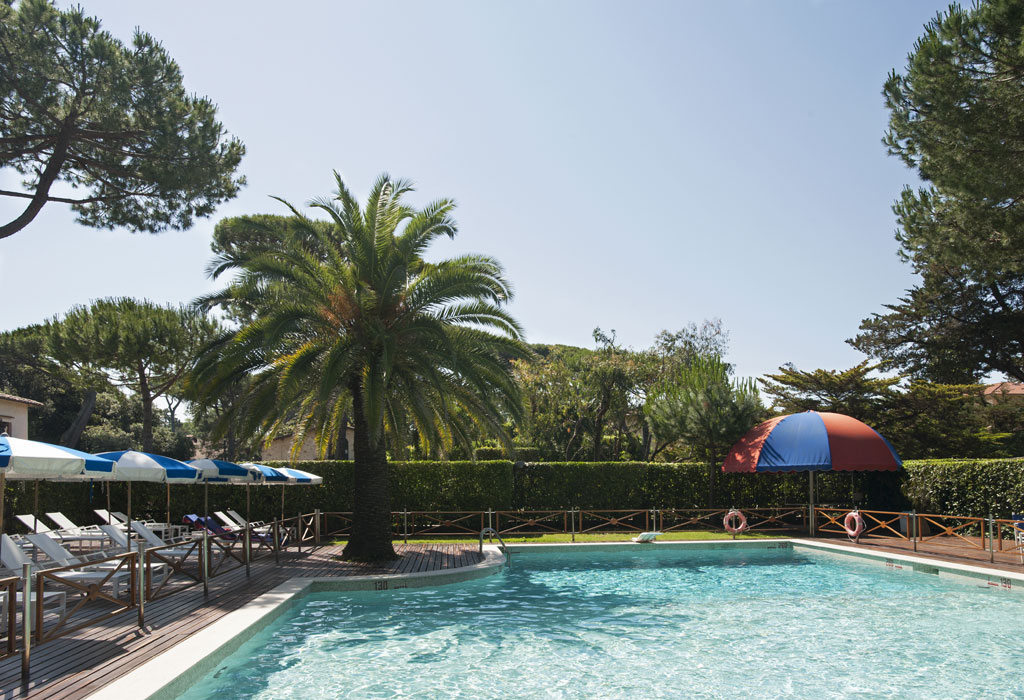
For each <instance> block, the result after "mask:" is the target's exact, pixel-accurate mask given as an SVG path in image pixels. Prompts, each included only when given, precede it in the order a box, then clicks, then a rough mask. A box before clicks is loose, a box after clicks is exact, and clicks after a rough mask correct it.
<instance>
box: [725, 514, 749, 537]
mask: <svg viewBox="0 0 1024 700" xmlns="http://www.w3.org/2000/svg"><path fill="white" fill-rule="evenodd" d="M722 525H723V526H725V531H726V532H728V533H729V534H730V535H738V534H740V533H741V532H743V531H744V530H746V529H747V516H745V515H744V514H743V513H741V512H739V511H738V510H736V509H735V508H733V509H732V510H730V511H729V512H728V513H726V514H725V517H724V518H723V519H722Z"/></svg>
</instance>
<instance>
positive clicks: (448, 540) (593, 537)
mask: <svg viewBox="0 0 1024 700" xmlns="http://www.w3.org/2000/svg"><path fill="white" fill-rule="evenodd" d="M638 534H640V533H636V532H595V533H588V534H585V535H580V534H577V535H576V539H575V541H576V542H629V541H630V539H631V538H633V537H636V535H638ZM778 537H792V535H791V534H786V533H781V534H776V533H764V532H752V533H750V534H748V535H737V536H736V539H738V540H761V539H772V538H778ZM502 539H503V540H505V544H548V543H555V542H572V541H573V537H572V535H570V534H567V533H560V532H557V533H549V534H545V535H526V536H523V535H518V536H517V535H507V536H504V535H503V536H502ZM731 539H732V535H729V534H727V533H724V532H720V531H719V532H715V531H713V530H687V531H685V532H666V533H665V534H663V535H658V541H659V542H667V541H693V540H731ZM346 541H347V540H334V541H333V542H332V543H331V544H335V545H343V544H345V543H346ZM402 541H404V540H401V539H396V540H395V542H402ZM479 541H480V538H479V537H474V536H473V535H466V536H465V537H410V538H409V540H408V542H409V544H458V543H464V542H470V543H475V542H479ZM497 541H498V540H497V539H495V540H494V542H495V543H496V542H497Z"/></svg>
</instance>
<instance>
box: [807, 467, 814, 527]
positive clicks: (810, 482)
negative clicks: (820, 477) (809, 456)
mask: <svg viewBox="0 0 1024 700" xmlns="http://www.w3.org/2000/svg"><path fill="white" fill-rule="evenodd" d="M807 484H808V493H809V495H810V501H809V505H808V507H807V512H808V513H809V514H810V516H811V519H810V520H809V521H808V526H807V533H808V534H809V535H810V536H811V537H814V535H815V532H816V528H815V527H814V472H813V471H809V472H807Z"/></svg>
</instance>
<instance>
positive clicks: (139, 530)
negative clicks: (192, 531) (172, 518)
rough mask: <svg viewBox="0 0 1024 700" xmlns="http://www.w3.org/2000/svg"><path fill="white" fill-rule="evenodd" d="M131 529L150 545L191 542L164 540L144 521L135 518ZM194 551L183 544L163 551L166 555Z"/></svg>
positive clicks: (186, 554) (177, 554)
mask: <svg viewBox="0 0 1024 700" xmlns="http://www.w3.org/2000/svg"><path fill="white" fill-rule="evenodd" d="M132 529H133V530H134V531H135V534H137V535H138V536H139V537H141V538H142V540H143V541H144V542H145V543H146V544H147V545H149V546H150V547H167V546H169V545H187V544H191V540H186V541H185V542H165V541H164V540H162V539H160V537H159V536H158V535H157V534H156V533H155V532H153V531H152V530H150V529H149V527H148V526H147V525H146V524H145V523H140V522H139V521H137V520H133V521H132ZM193 551H195V550H194V548H192V549H189V548H187V547H185V546H181V547H179V548H176V549H168V550H166V551H165V555H166V556H171V557H174V556H188V555H189V554H190V553H191V552H193Z"/></svg>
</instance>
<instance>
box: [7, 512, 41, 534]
mask: <svg viewBox="0 0 1024 700" xmlns="http://www.w3.org/2000/svg"><path fill="white" fill-rule="evenodd" d="M14 517H15V518H16V519H17V520H18V522H20V523H21V524H22V525H24V526H25V527H27V528H28V531H29V532H49V531H50V528H48V527H47V526H46V525H44V524H43V522H42V521H41V520H39V519H37V518H36V516H34V515H15V516H14Z"/></svg>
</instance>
